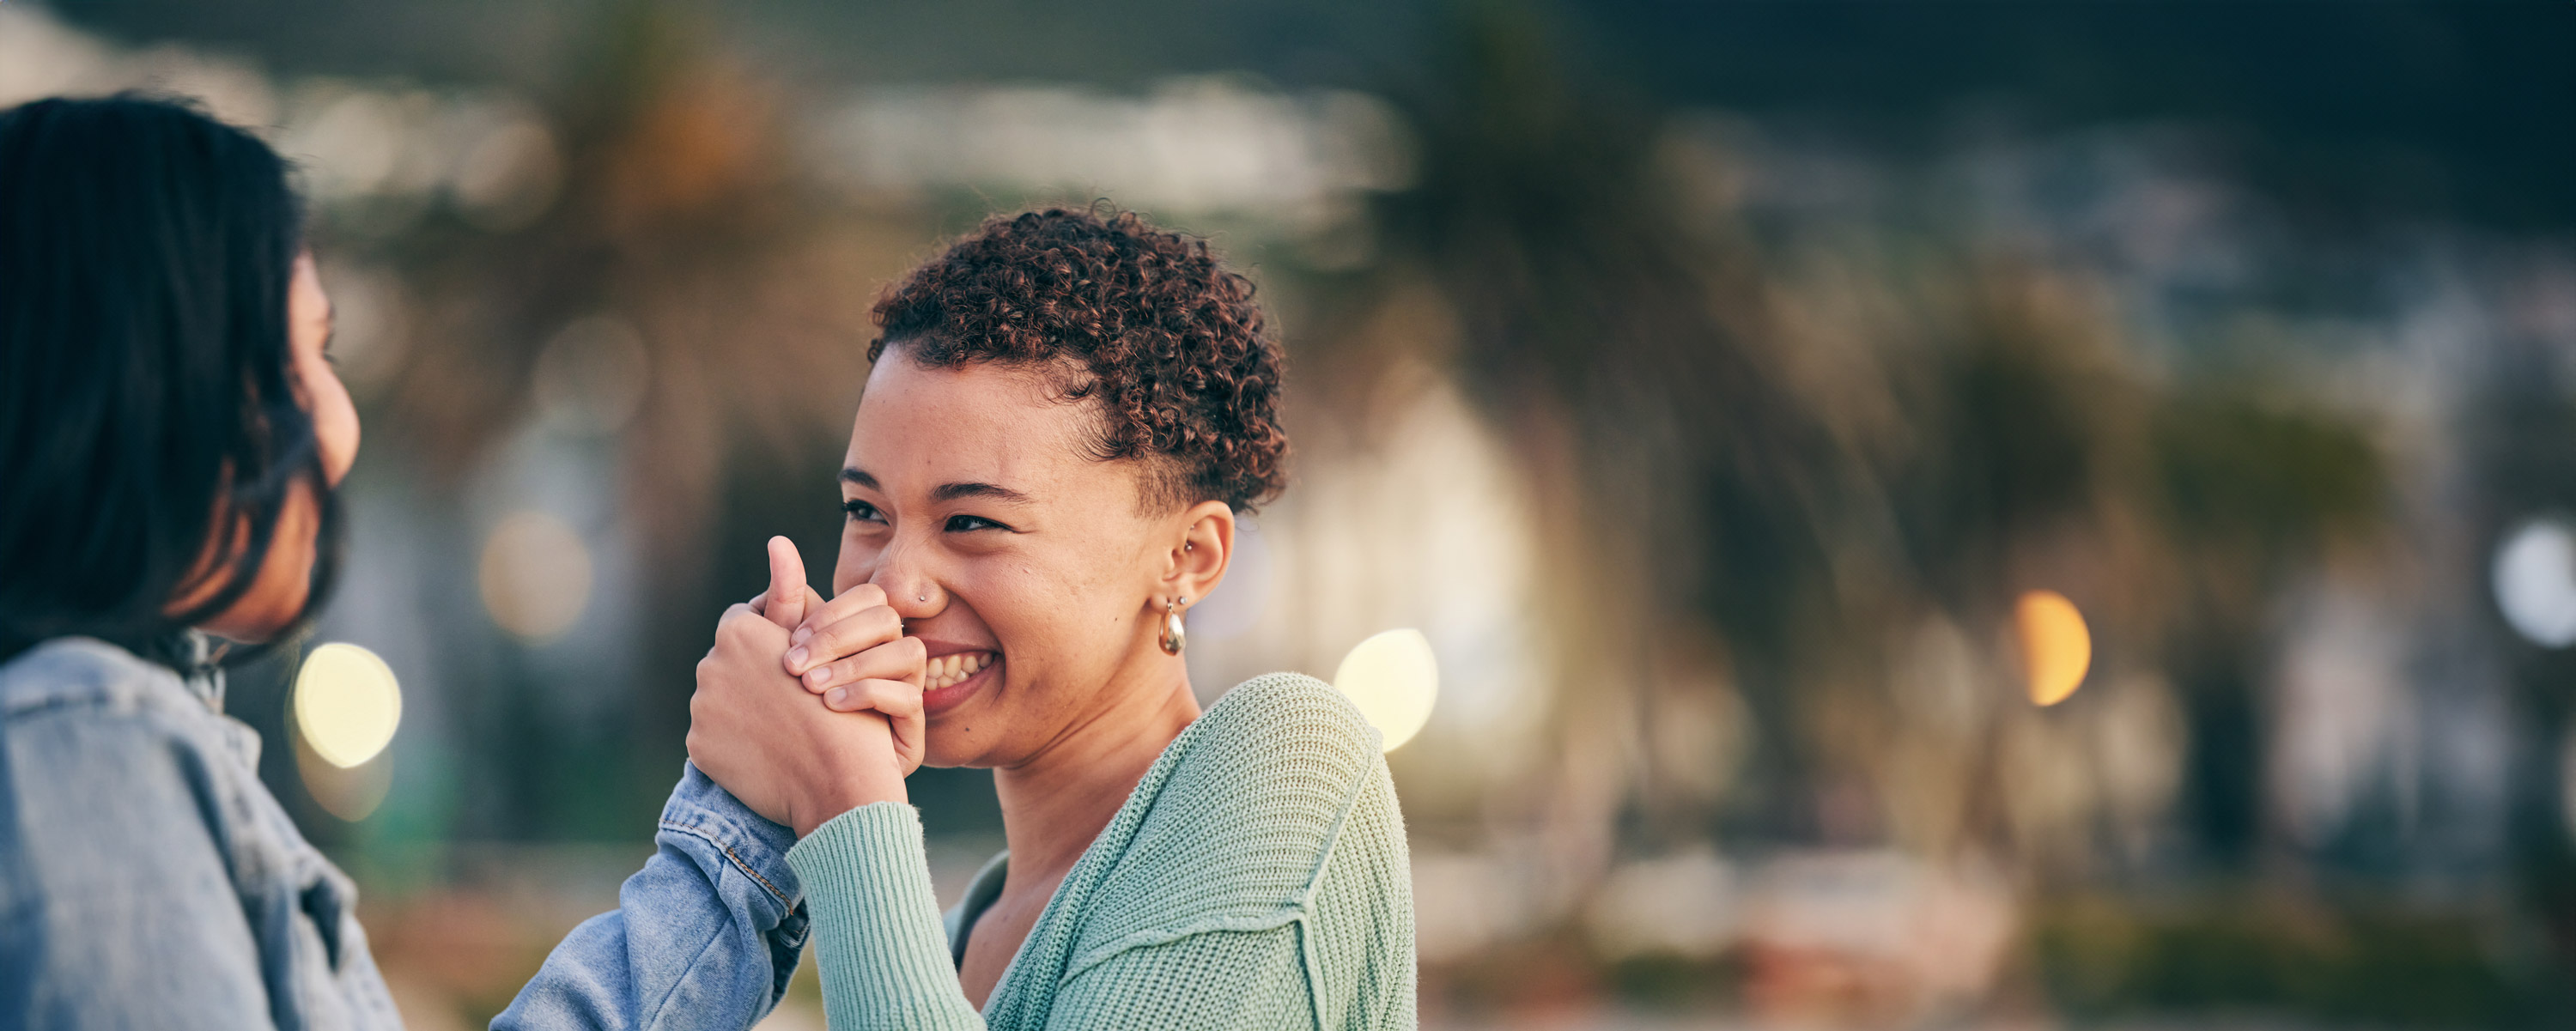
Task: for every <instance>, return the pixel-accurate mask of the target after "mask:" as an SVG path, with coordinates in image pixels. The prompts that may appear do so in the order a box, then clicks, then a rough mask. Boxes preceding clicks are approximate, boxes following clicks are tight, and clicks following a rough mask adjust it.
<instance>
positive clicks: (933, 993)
mask: <svg viewBox="0 0 2576 1031" xmlns="http://www.w3.org/2000/svg"><path fill="white" fill-rule="evenodd" d="M787 863H788V865H789V866H790V867H793V868H794V869H795V871H796V876H797V879H798V881H799V882H800V883H802V884H803V885H804V886H805V892H806V905H807V906H808V909H809V912H810V913H811V915H812V917H813V938H814V962H815V965H816V966H817V967H818V968H819V969H820V971H821V973H822V975H823V1010H824V1013H825V1015H826V1016H827V1017H828V1018H829V1020H830V1022H831V1026H832V1027H835V1028H862V1027H906V1028H938V1029H952V1028H953V1029H957V1031H970V1029H981V1028H982V1027H983V1026H984V1018H983V1016H982V1014H979V1013H977V1012H976V1010H975V1007H974V1006H973V1005H971V1004H969V1003H967V1001H966V995H965V992H964V991H963V990H962V989H960V988H959V987H958V984H957V968H956V966H955V964H954V963H953V961H951V960H950V958H949V954H948V936H947V932H946V931H944V930H943V929H942V928H941V927H940V923H939V904H938V902H937V900H936V898H935V896H933V895H932V893H931V888H930V865H929V861H928V860H927V858H926V857H925V856H924V854H923V852H922V840H921V817H920V815H919V814H918V813H916V812H915V811H914V810H913V808H912V807H911V806H909V805H904V804H901V803H896V802H880V803H877V804H874V805H866V806H861V807H859V808H856V809H852V810H850V811H849V812H846V813H843V814H841V815H840V816H838V817H836V818H834V819H832V820H830V821H828V822H826V823H824V824H823V825H822V826H820V827H818V828H816V829H815V831H814V833H812V834H810V835H807V836H806V837H805V839H804V840H803V841H800V842H797V843H796V847H795V848H792V849H789V850H788V852H787Z"/></svg>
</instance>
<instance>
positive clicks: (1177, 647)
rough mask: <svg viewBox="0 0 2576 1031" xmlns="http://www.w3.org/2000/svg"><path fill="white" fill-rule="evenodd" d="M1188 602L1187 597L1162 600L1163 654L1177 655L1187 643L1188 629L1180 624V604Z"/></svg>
mask: <svg viewBox="0 0 2576 1031" xmlns="http://www.w3.org/2000/svg"><path fill="white" fill-rule="evenodd" d="M1189 603H1190V600H1189V599H1188V598H1182V599H1181V600H1180V601H1178V602H1173V601H1169V600H1166V601H1164V602H1163V638H1162V642H1163V654H1165V655H1178V654H1180V653H1181V649H1182V648H1183V647H1184V646H1186V645H1188V644H1189V631H1188V630H1186V629H1184V628H1183V627H1182V626H1181V606H1183V605H1187V604H1189Z"/></svg>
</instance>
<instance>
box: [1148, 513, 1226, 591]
mask: <svg viewBox="0 0 2576 1031" xmlns="http://www.w3.org/2000/svg"><path fill="white" fill-rule="evenodd" d="M1180 530H1181V533H1180V537H1179V538H1178V539H1177V540H1176V541H1174V542H1173V544H1172V551H1171V554H1170V556H1169V557H1168V558H1167V559H1166V560H1165V562H1164V564H1163V583H1162V590H1163V593H1164V594H1165V595H1166V596H1178V597H1182V598H1187V599H1189V600H1190V601H1191V602H1193V603H1195V602H1197V601H1199V600H1200V599H1203V598H1206V597H1207V596H1208V595H1209V594H1211V593H1214V592H1215V590H1216V586H1217V585H1218V584H1220V583H1223V582H1225V565H1226V563H1227V562H1228V561H1231V560H1232V559H1233V558H1234V507H1233V506H1231V505H1228V504H1226V503H1225V502H1222V501H1202V502H1199V503H1198V504H1195V505H1192V506H1190V508H1189V510H1188V511H1186V512H1183V513H1181V518H1180ZM1157 600H1158V601H1159V600H1160V599H1157Z"/></svg>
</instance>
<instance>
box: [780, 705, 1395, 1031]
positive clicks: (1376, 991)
mask: <svg viewBox="0 0 2576 1031" xmlns="http://www.w3.org/2000/svg"><path fill="white" fill-rule="evenodd" d="M1378 741H1379V738H1378V734H1377V731H1376V730H1375V729H1373V728H1371V727H1370V726H1369V725H1368V723H1367V721H1366V720H1364V719H1362V718H1361V717H1360V714H1359V711H1358V710H1357V709H1355V708H1353V707H1352V706H1351V704H1350V702H1349V701H1348V700H1347V699H1345V698H1343V697H1342V695H1341V693H1340V692H1337V691H1335V690H1333V688H1332V687H1331V686H1330V685H1327V684H1325V683H1323V682H1322V681H1319V680H1316V679H1314V678H1313V677H1306V676H1299V675H1296V674H1293V673H1274V674H1271V675H1268V676H1264V677H1257V678H1254V679H1252V680H1249V681H1245V682H1244V683H1243V684H1242V685H1241V686H1238V687H1236V688H1235V689H1234V690H1232V691H1230V692H1228V693H1227V694H1226V696H1225V697H1224V698H1222V699H1219V700H1218V701H1217V703H1216V704H1215V705H1213V706H1210V707H1209V708H1208V711H1207V712H1206V713H1205V714H1203V715H1201V716H1200V717H1199V718H1198V720H1197V721H1196V722H1194V723H1191V724H1190V725H1189V727H1188V728H1187V729H1185V730H1183V731H1182V732H1181V735H1180V736H1179V737H1177V738H1174V739H1173V741H1172V743H1171V744H1170V745H1169V746H1167V747H1165V748H1164V749H1163V754H1162V756H1161V758H1158V759H1156V760H1155V761H1154V765H1153V768H1152V769H1149V770H1147V771H1146V772H1145V776H1144V779H1142V780H1140V781H1138V782H1137V784H1136V790H1135V791H1134V792H1133V793H1131V794H1130V795H1128V796H1127V803H1126V804H1125V805H1123V806H1121V807H1120V808H1119V810H1118V814H1117V815H1116V816H1114V817H1112V818H1111V819H1110V821H1109V826H1108V827H1107V828H1105V829H1103V830H1102V831H1101V832H1100V836H1099V837H1098V838H1095V839H1093V840H1092V842H1091V847H1090V848H1089V849H1087V850H1086V851H1084V852H1083V854H1082V858H1081V859H1079V860H1077V861H1076V862H1075V863H1074V866H1073V870H1072V872H1070V873H1068V874H1066V875H1065V878H1064V883H1063V884H1061V885H1058V886H1057V888H1056V890H1055V897H1054V898H1052V899H1049V900H1048V901H1047V906H1046V910H1045V911H1044V912H1042V913H1041V914H1039V916H1038V921H1037V925H1036V926H1035V927H1033V928H1031V929H1030V931H1029V937H1028V940H1027V941H1026V942H1024V943H1022V944H1021V946H1020V951H1019V953H1018V954H1017V955H1016V956H1014V957H1012V959H1011V965H1010V968H1009V969H1008V970H1006V971H1005V972H1004V973H1003V975H1002V980H1001V983H1000V984H999V985H996V986H995V987H994V989H993V994H992V997H991V998H990V999H988V1000H986V1002H985V1004H984V1011H983V1012H982V1013H981V1014H978V1013H977V1012H976V1011H975V1008H974V1007H973V1006H970V1005H968V1004H967V1002H966V996H965V994H964V992H962V991H961V990H959V988H958V986H957V968H956V966H955V965H954V962H953V960H952V959H951V956H950V952H949V948H948V942H947V936H946V932H944V931H943V930H942V929H941V926H940V916H939V909H938V905H937V903H935V902H934V901H932V895H931V890H930V871H929V866H928V864H927V863H926V861H925V860H924V858H923V853H922V844H921V819H920V816H919V814H918V813H916V812H915V811H914V810H913V808H912V807H911V806H907V805H898V804H895V803H890V802H880V803H877V804H875V805H869V806H861V807H859V808H857V809H853V810H851V811H849V812H847V813H843V814H841V815H840V816H838V817H835V818H834V819H833V820H832V821H831V822H829V823H826V824H824V825H823V826H821V827H818V828H816V829H815V830H814V833H812V834H810V835H807V836H806V838H805V840H803V841H800V842H798V843H797V844H796V847H795V848H793V849H790V850H789V851H788V853H787V863H788V865H789V866H790V867H792V868H793V869H794V870H795V871H796V876H797V879H798V880H799V881H801V882H803V884H804V887H805V899H806V904H807V906H808V911H809V913H810V914H811V916H812V918H813V941H814V954H815V962H816V963H817V965H819V966H820V967H821V969H822V975H823V1008H824V1011H825V1013H826V1015H827V1016H828V1017H829V1018H830V1021H831V1026H832V1027H833V1028H835V1029H837V1031H849V1029H856V1028H943V1029H944V1028H961V1029H962V1028H981V1027H992V1028H997V1029H998V1028H1020V1029H1029V1031H1035V1029H1039V1028H1054V1029H1089V1028H1154V1029H1161V1028H1313V1029H1318V1031H1323V1029H1336V1028H1411V1027H1413V1026H1414V966H1413V889H1412V871H1411V863H1410V861H1409V860H1408V858H1407V857H1406V853H1405V843H1404V817H1403V814H1402V813H1401V812H1399V811H1398V810H1397V808H1396V803H1395V787H1394V784H1393V782H1392V781H1390V780H1388V778H1387V772H1386V761H1385V759H1384V758H1383V757H1382V756H1381V755H1380V754H1379V748H1378Z"/></svg>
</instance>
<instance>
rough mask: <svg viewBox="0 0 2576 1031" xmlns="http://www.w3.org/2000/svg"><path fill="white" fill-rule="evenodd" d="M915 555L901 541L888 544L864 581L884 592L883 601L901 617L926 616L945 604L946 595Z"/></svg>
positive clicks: (914, 617)
mask: <svg viewBox="0 0 2576 1031" xmlns="http://www.w3.org/2000/svg"><path fill="white" fill-rule="evenodd" d="M915 557H916V555H915V553H914V551H913V549H911V548H908V547H905V546H904V545H902V544H894V545H890V546H888V547H887V548H886V551H885V554H884V555H882V556H880V557H879V558H878V560H877V568H876V572H875V573H874V575H871V576H869V577H868V582H869V583H872V584H875V585H877V587H878V588H879V589H882V590H884V591H885V592H886V604H887V605H889V606H892V607H893V608H894V611H895V614H897V615H900V616H902V617H903V618H905V619H926V618H929V617H931V616H935V615H938V614H939V610H940V609H942V608H945V607H946V605H947V597H946V595H945V594H943V593H942V592H941V591H940V589H939V584H938V583H937V581H936V580H935V578H933V577H932V576H931V575H930V571H929V570H927V569H925V568H923V565H922V563H920V562H918V561H915Z"/></svg>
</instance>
